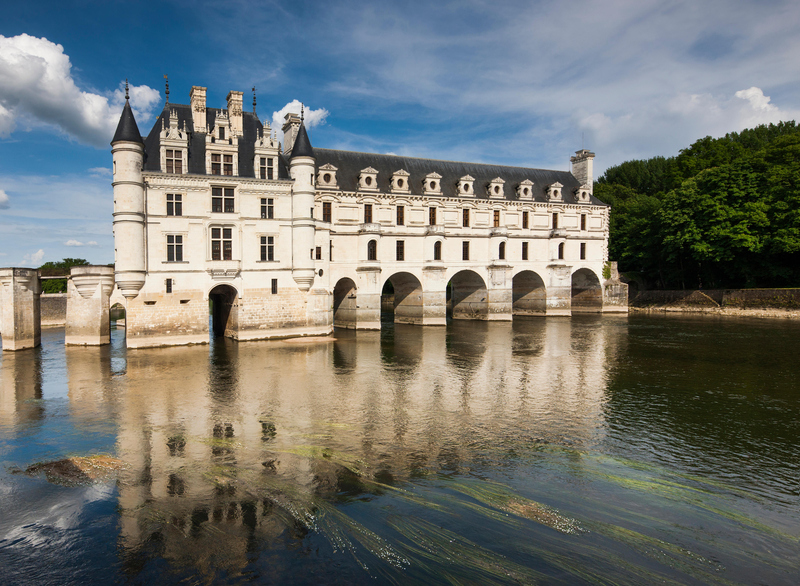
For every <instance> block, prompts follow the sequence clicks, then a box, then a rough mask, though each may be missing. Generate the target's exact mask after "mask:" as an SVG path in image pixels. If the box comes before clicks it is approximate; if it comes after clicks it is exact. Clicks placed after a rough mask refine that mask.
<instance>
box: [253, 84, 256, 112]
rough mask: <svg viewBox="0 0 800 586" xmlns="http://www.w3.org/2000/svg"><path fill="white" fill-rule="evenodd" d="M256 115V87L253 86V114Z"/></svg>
mask: <svg viewBox="0 0 800 586" xmlns="http://www.w3.org/2000/svg"><path fill="white" fill-rule="evenodd" d="M255 113H256V86H253V114H255Z"/></svg>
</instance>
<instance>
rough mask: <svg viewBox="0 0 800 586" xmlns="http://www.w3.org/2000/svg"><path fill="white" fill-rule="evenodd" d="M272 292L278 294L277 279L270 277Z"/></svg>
mask: <svg viewBox="0 0 800 586" xmlns="http://www.w3.org/2000/svg"><path fill="white" fill-rule="evenodd" d="M272 294H273V295H277V294H278V279H272Z"/></svg>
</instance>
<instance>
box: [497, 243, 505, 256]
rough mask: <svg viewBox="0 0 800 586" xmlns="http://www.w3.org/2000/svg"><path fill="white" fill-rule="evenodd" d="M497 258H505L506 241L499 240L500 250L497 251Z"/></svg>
mask: <svg viewBox="0 0 800 586" xmlns="http://www.w3.org/2000/svg"><path fill="white" fill-rule="evenodd" d="M497 258H499V259H500V260H505V259H506V243H505V242H501V243H500V251H499V253H498V255H497Z"/></svg>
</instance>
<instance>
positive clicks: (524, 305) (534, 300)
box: [511, 271, 547, 315]
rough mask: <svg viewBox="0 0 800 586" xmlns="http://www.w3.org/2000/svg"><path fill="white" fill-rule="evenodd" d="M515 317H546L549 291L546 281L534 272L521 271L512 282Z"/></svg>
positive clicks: (512, 306)
mask: <svg viewBox="0 0 800 586" xmlns="http://www.w3.org/2000/svg"><path fill="white" fill-rule="evenodd" d="M511 283H512V284H511V287H512V291H511V308H512V309H511V311H512V313H513V315H545V314H546V313H547V290H546V288H545V285H544V280H543V279H542V277H540V276H539V275H538V274H537V273H535V272H533V271H521V272H519V273H517V274H516V275H514V278H513V279H512V281H511Z"/></svg>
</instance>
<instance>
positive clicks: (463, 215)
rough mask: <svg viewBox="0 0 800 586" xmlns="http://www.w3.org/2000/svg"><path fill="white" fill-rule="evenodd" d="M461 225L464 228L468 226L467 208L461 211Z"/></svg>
mask: <svg viewBox="0 0 800 586" xmlns="http://www.w3.org/2000/svg"><path fill="white" fill-rule="evenodd" d="M461 225H462V226H464V228H469V209H467V208H465V209H464V210H463V211H462V212H461Z"/></svg>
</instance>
